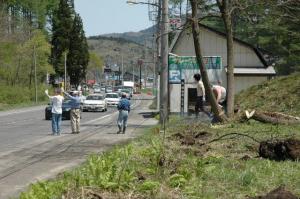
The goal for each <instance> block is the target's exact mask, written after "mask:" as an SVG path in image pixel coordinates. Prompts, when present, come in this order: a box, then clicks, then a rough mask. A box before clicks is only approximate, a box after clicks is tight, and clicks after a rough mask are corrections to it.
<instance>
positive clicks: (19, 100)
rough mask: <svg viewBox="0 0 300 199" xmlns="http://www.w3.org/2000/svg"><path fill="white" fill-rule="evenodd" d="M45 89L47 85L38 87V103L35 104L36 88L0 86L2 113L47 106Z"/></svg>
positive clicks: (0, 108) (0, 109) (0, 107)
mask: <svg viewBox="0 0 300 199" xmlns="http://www.w3.org/2000/svg"><path fill="white" fill-rule="evenodd" d="M45 89H47V87H46V86H45V85H39V86H38V103H35V90H34V88H32V89H29V88H28V87H25V86H24V87H23V86H4V85H0V102H1V103H0V111H3V110H10V109H14V108H21V107H29V106H34V105H41V104H45V102H46V101H47V100H48V98H47V96H46V95H45V94H44V91H45ZM49 90H51V89H49Z"/></svg>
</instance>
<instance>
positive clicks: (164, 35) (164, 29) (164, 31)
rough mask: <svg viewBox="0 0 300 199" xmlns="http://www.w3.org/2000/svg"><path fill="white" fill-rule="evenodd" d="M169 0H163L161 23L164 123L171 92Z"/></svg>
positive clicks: (161, 121)
mask: <svg viewBox="0 0 300 199" xmlns="http://www.w3.org/2000/svg"><path fill="white" fill-rule="evenodd" d="M168 13H169V10H168V0H162V24H161V59H162V60H161V70H160V71H161V72H160V84H161V91H160V102H161V103H160V115H159V116H160V124H161V125H163V124H164V122H165V121H166V120H168V118H169V113H168V111H169V110H168V106H169V94H168V54H169V42H168V39H169V38H168V26H169V16H168Z"/></svg>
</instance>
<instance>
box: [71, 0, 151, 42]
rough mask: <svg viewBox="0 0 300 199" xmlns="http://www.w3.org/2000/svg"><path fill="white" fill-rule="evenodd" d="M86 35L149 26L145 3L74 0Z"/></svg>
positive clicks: (137, 29) (119, 0)
mask: <svg viewBox="0 0 300 199" xmlns="http://www.w3.org/2000/svg"><path fill="white" fill-rule="evenodd" d="M75 10H76V11H77V12H78V13H79V14H80V16H81V18H82V21H83V25H84V30H85V33H86V36H94V35H99V34H105V33H123V32H129V31H135V32H136V31H140V30H143V29H146V28H148V27H150V26H151V25H152V24H153V22H151V21H149V18H148V6H147V5H128V4H126V0H75Z"/></svg>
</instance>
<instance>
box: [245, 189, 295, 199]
mask: <svg viewBox="0 0 300 199" xmlns="http://www.w3.org/2000/svg"><path fill="white" fill-rule="evenodd" d="M247 199H299V197H297V196H295V195H293V194H292V193H291V192H289V191H287V190H285V188H284V187H282V186H280V187H278V188H277V189H274V190H273V191H271V192H270V193H268V194H267V195H265V196H257V197H254V198H247Z"/></svg>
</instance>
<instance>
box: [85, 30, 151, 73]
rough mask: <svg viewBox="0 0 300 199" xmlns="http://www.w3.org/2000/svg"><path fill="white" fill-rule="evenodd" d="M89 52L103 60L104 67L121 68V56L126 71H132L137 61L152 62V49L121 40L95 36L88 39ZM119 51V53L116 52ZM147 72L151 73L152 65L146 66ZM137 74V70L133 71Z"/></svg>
mask: <svg viewBox="0 0 300 199" xmlns="http://www.w3.org/2000/svg"><path fill="white" fill-rule="evenodd" d="M88 44H89V50H90V51H92V52H94V53H96V54H97V55H99V56H100V57H102V58H103V59H104V63H105V65H106V66H114V65H115V64H116V65H119V66H121V63H122V56H123V64H124V67H125V69H124V70H126V71H132V69H133V68H134V69H135V68H136V67H137V60H138V59H143V60H144V61H145V62H151V61H152V60H153V52H152V49H150V48H146V47H145V46H143V45H141V44H138V43H136V42H132V41H129V40H126V39H123V38H113V37H103V36H95V37H90V38H89V39H88ZM116 49H119V51H116ZM147 68H149V72H151V71H153V70H152V68H153V64H148V65H147ZM135 71H136V72H137V69H135Z"/></svg>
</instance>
